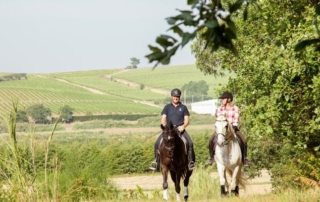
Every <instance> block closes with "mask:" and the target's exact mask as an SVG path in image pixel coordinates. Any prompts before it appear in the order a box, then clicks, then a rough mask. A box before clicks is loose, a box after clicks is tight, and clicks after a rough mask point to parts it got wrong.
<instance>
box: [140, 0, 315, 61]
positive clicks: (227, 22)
mask: <svg viewBox="0 0 320 202" xmlns="http://www.w3.org/2000/svg"><path fill="white" fill-rule="evenodd" d="M287 2H288V3H292V2H294V1H290V0H288V1H287ZM259 3H262V2H261V1H257V0H250V1H248V0H213V1H207V0H188V1H187V4H188V6H190V9H186V10H179V9H178V11H179V14H178V15H176V16H171V17H168V18H167V23H168V24H169V26H170V27H169V29H168V30H169V31H172V32H173V34H175V35H177V36H178V38H179V39H180V40H178V39H176V38H175V37H173V36H172V35H169V34H162V35H160V36H158V37H157V38H156V43H157V44H158V46H152V45H149V49H150V51H151V53H149V54H148V55H146V57H147V58H148V60H149V62H150V63H151V62H156V64H155V67H156V66H157V65H158V64H159V63H161V64H169V63H170V59H171V57H172V56H173V55H174V54H175V53H176V52H177V50H178V48H179V47H184V46H185V45H186V44H187V43H189V42H190V41H192V40H193V39H194V38H196V36H200V37H201V38H202V42H203V45H202V46H201V50H202V51H210V52H214V51H217V50H218V49H219V48H221V47H222V48H225V49H227V50H230V51H231V52H232V53H233V54H234V55H237V53H238V50H239V49H238V48H239V47H236V46H234V40H235V39H236V38H237V36H238V35H239V34H238V32H237V30H236V23H235V22H234V20H232V18H231V17H237V16H239V12H241V13H242V18H243V19H244V20H247V18H248V15H255V16H256V17H260V18H266V17H267V18H268V17H269V18H270V17H271V18H274V19H278V17H279V16H278V14H275V13H269V14H270V15H269V14H268V15H265V16H264V15H261V16H257V15H256V13H255V12H258V13H263V12H260V10H259V9H260V8H259V6H260V5H259ZM300 3H303V4H305V5H311V6H313V8H314V11H315V15H314V16H313V17H314V19H315V22H316V23H315V26H316V28H317V31H318V34H317V36H314V37H309V38H307V39H303V40H299V41H295V43H296V46H295V49H296V50H302V49H304V48H305V47H307V46H315V50H316V51H319V50H320V48H319V47H320V31H319V29H318V23H317V16H319V15H320V5H319V2H318V1H317V0H312V1H307V0H303V1H301V2H300ZM251 9H253V10H254V11H252V10H251ZM284 9H287V8H284ZM293 12H299V11H298V10H293ZM290 18H291V19H292V16H291V17H290ZM290 18H289V19H290ZM293 18H295V17H293ZM301 19H302V18H301ZM239 24H241V23H239ZM284 27H285V26H284ZM269 28H270V31H275V33H276V34H277V33H278V31H280V33H281V32H282V31H284V30H283V29H282V28H283V27H279V28H280V29H278V30H277V31H276V30H275V29H273V28H272V27H269ZM190 30H191V32H190ZM256 33H259V30H257V32H256ZM218 62H219V61H218Z"/></svg>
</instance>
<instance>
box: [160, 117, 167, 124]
mask: <svg viewBox="0 0 320 202" xmlns="http://www.w3.org/2000/svg"><path fill="white" fill-rule="evenodd" d="M160 123H161V125H163V126H165V125H167V115H165V114H162V116H161V120H160Z"/></svg>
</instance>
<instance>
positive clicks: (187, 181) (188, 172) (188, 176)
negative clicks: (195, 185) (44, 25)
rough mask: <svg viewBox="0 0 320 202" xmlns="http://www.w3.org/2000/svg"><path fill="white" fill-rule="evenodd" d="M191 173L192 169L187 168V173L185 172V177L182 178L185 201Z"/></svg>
mask: <svg viewBox="0 0 320 202" xmlns="http://www.w3.org/2000/svg"><path fill="white" fill-rule="evenodd" d="M191 174H192V171H190V170H188V171H187V174H186V177H185V178H184V181H183V185H184V201H187V200H188V198H189V192H188V185H189V179H190V176H191Z"/></svg>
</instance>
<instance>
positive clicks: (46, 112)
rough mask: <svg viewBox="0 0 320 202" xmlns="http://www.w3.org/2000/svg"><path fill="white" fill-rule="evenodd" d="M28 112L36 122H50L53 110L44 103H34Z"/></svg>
mask: <svg viewBox="0 0 320 202" xmlns="http://www.w3.org/2000/svg"><path fill="white" fill-rule="evenodd" d="M27 114H28V116H30V117H31V118H32V119H33V121H34V122H35V123H50V122H51V110H50V109H49V108H47V107H44V106H43V105H42V104H36V105H32V106H30V107H29V108H28V109H27Z"/></svg>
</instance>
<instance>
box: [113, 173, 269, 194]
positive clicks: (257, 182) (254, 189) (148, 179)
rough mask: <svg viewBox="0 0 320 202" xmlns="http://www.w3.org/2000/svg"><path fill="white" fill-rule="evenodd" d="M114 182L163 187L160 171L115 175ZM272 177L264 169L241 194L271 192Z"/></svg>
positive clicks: (132, 187) (131, 187)
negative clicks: (147, 173)
mask: <svg viewBox="0 0 320 202" xmlns="http://www.w3.org/2000/svg"><path fill="white" fill-rule="evenodd" d="M195 172H196V171H195ZM211 176H212V177H213V178H214V179H217V180H218V175H217V173H211ZM111 180H112V182H113V183H114V184H115V185H116V186H117V187H118V188H119V189H122V190H135V189H136V188H137V186H139V187H141V188H142V189H143V190H147V191H148V190H154V189H161V187H162V175H161V174H160V173H154V174H152V175H145V176H126V177H114V178H112V179H111ZM270 180H271V178H270V175H269V174H268V172H267V171H266V170H263V171H262V174H261V176H260V177H256V178H254V179H251V180H248V183H247V185H246V189H240V196H242V197H245V196H252V195H261V194H267V193H270V192H271V190H272V187H271V181H270ZM169 187H173V183H172V181H171V180H170V181H169Z"/></svg>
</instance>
